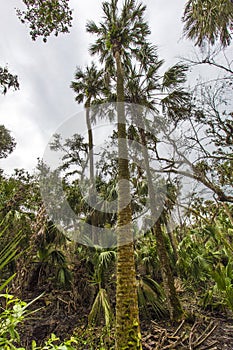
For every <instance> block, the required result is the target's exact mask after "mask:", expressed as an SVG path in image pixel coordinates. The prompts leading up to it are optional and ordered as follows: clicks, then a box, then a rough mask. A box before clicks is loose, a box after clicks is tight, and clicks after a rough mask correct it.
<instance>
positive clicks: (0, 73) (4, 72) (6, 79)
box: [0, 67, 19, 95]
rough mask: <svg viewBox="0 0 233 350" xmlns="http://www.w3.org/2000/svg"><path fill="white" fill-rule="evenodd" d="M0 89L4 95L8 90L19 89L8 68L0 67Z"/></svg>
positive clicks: (15, 76)
mask: <svg viewBox="0 0 233 350" xmlns="http://www.w3.org/2000/svg"><path fill="white" fill-rule="evenodd" d="M0 88H1V92H2V93H3V94H4V95H5V94H6V92H7V90H9V89H10V88H14V89H15V90H18V89H19V82H18V77H17V75H13V74H11V73H10V72H9V70H8V67H4V68H3V67H0Z"/></svg>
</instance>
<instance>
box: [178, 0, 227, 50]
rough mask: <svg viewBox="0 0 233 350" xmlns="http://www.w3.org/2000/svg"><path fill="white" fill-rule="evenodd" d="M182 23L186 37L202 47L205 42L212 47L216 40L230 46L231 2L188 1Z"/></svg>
mask: <svg viewBox="0 0 233 350" xmlns="http://www.w3.org/2000/svg"><path fill="white" fill-rule="evenodd" d="M183 22H184V23H185V27H184V32H185V34H186V36H187V37H188V38H190V39H192V40H195V41H196V45H199V46H200V45H202V44H203V43H204V42H205V41H207V42H209V43H210V44H211V45H214V44H215V43H216V42H217V41H218V40H220V43H221V44H222V45H223V46H228V45H230V42H231V37H232V25H233V2H232V0H211V1H210V0H189V1H188V2H187V3H186V6H185V11H184V16H183Z"/></svg>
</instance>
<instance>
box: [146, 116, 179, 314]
mask: <svg viewBox="0 0 233 350" xmlns="http://www.w3.org/2000/svg"><path fill="white" fill-rule="evenodd" d="M139 122H140V124H141V125H140V126H141V128H140V129H139V133H140V138H141V143H142V146H143V147H142V150H143V158H144V164H145V169H146V173H147V181H148V192H149V200H150V208H151V214H152V218H156V217H157V212H156V207H157V203H156V194H155V190H154V185H153V180H152V175H151V170H150V164H149V155H148V150H147V140H146V135H145V131H144V128H143V127H142V123H143V122H142V118H141V116H140V120H139ZM152 232H153V233H154V235H155V237H156V244H157V253H158V258H159V261H160V268H161V275H162V279H163V285H164V291H165V294H166V299H167V304H168V310H169V314H170V319H171V320H179V319H180V318H181V316H182V315H183V310H182V307H181V304H180V301H179V298H178V296H177V293H176V289H175V285H174V277H173V273H172V269H171V265H170V261H169V257H168V254H167V250H166V245H165V241H164V237H163V232H162V229H161V221H160V219H158V220H157V221H156V223H155V224H154V226H153V229H152Z"/></svg>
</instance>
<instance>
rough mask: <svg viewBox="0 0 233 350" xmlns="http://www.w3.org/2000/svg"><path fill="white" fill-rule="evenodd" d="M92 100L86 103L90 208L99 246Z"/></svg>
mask: <svg viewBox="0 0 233 350" xmlns="http://www.w3.org/2000/svg"><path fill="white" fill-rule="evenodd" d="M90 100H91V98H88V99H87V101H86V103H85V109H86V124H87V130H88V150H89V178H90V187H89V201H90V206H91V208H92V212H91V218H90V221H91V232H90V235H91V237H90V238H91V240H92V242H93V243H94V244H97V243H98V242H97V237H96V225H97V220H96V219H97V217H96V215H97V214H96V210H95V209H94V206H95V204H96V193H95V186H94V185H95V184H94V182H95V181H94V154H93V148H94V144H93V132H92V127H91V121H90V106H91V103H90Z"/></svg>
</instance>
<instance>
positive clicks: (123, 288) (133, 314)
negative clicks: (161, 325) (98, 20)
mask: <svg viewBox="0 0 233 350" xmlns="http://www.w3.org/2000/svg"><path fill="white" fill-rule="evenodd" d="M115 61H116V67H117V102H118V104H117V117H118V220H117V237H118V242H117V243H118V250H117V286H116V349H117V350H123V349H125V350H126V349H132V350H141V349H142V345H141V334H140V325H139V310H138V296H137V285H136V271H135V261H134V245H133V230H132V211H131V196H130V185H129V162H128V145H127V138H126V119H125V111H124V74H123V67H122V63H121V56H120V53H119V51H117V52H116V53H115Z"/></svg>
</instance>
